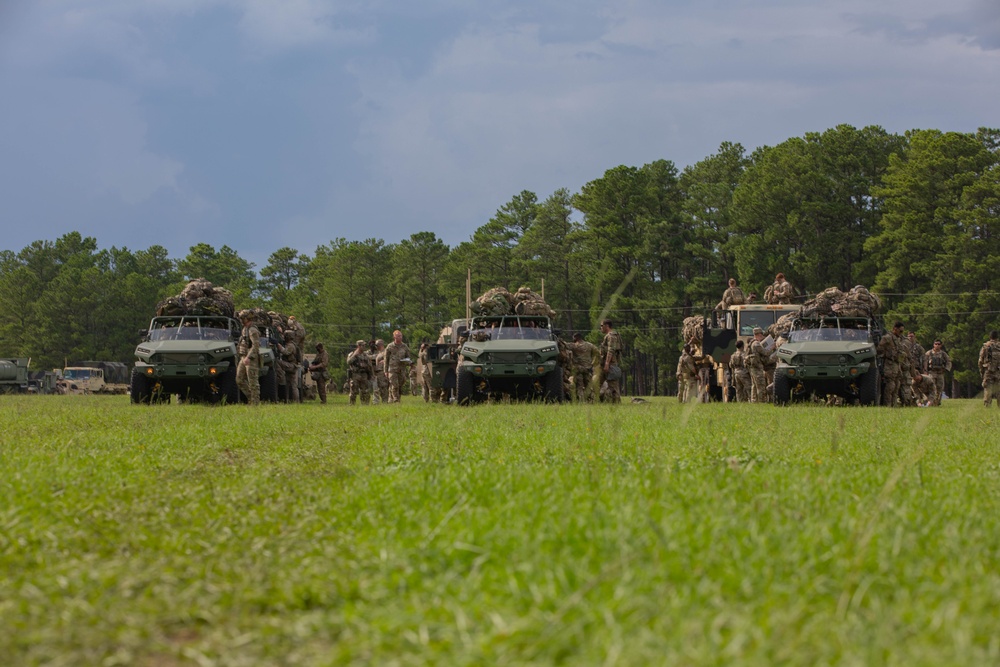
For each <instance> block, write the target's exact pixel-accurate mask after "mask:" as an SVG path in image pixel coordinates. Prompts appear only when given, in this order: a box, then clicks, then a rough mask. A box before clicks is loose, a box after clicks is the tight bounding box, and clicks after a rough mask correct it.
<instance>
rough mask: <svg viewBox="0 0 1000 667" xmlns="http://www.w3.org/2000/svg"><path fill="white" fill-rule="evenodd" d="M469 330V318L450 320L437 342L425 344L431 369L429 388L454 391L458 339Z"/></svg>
mask: <svg viewBox="0 0 1000 667" xmlns="http://www.w3.org/2000/svg"><path fill="white" fill-rule="evenodd" d="M468 331H469V320H467V319H465V318H461V319H457V320H452V322H451V325H449V326H446V327H444V328H443V329H441V333H440V335H439V336H438V341H437V343H432V344H431V345H428V346H427V363H428V365H429V366H430V369H431V388H432V389H436V390H441V389H443V390H445V391H446V392H453V391H455V387H456V381H455V380H456V376H455V369H456V367H457V365H458V353H459V341H460V340H461V339H462V338H463V337H464V336H465V335H466V334H467V333H468Z"/></svg>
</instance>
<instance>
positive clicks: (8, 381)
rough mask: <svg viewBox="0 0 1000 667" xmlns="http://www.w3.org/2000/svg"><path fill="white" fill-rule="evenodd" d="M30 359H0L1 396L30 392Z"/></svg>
mask: <svg viewBox="0 0 1000 667" xmlns="http://www.w3.org/2000/svg"><path fill="white" fill-rule="evenodd" d="M29 363H31V360H30V359H25V358H12V357H11V358H5V359H0V394H23V393H27V392H28V386H29V384H28V364H29Z"/></svg>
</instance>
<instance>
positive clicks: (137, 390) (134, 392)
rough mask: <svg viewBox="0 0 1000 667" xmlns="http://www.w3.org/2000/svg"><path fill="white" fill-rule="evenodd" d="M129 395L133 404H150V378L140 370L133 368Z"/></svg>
mask: <svg viewBox="0 0 1000 667" xmlns="http://www.w3.org/2000/svg"><path fill="white" fill-rule="evenodd" d="M129 396H130V398H131V400H132V403H133V404H139V403H145V404H146V405H149V399H150V391H149V380H148V379H147V378H146V376H145V375H143V374H142V373H140V372H139V371H138V370H136V369H133V370H132V382H131V384H130V385H129Z"/></svg>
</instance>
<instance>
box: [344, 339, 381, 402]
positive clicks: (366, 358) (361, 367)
mask: <svg viewBox="0 0 1000 667" xmlns="http://www.w3.org/2000/svg"><path fill="white" fill-rule="evenodd" d="M354 345H355V347H354V350H353V351H352V352H351V353H350V354H349V355H347V375H348V378H349V381H348V382H349V385H350V390H349V391H350V394H349V397H350V398H349V399H348V400H350V402H351V405H354V404H355V401H357V399H358V397H359V396H360V397H361V405H368V404H370V403H371V401H372V380H374V379H375V364H374V363H373V361H372V358H371V356H370V355H369V354H368V350H366V349H365V341H363V340H359V341H357V342H356V343H355V344H354Z"/></svg>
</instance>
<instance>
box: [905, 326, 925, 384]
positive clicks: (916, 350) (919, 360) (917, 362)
mask: <svg viewBox="0 0 1000 667" xmlns="http://www.w3.org/2000/svg"><path fill="white" fill-rule="evenodd" d="M906 340H908V341H910V365H911V366H913V370H914V371H915V372H916V373H917V375H919V374H920V373H924V372H926V369H925V368H924V354H926V353H927V351H926V350H925V349H924V346H923V345H921V344H920V343H918V342H917V335H916V334H915V333H913V332H912V331H911V332H910V333H908V334H906Z"/></svg>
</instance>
